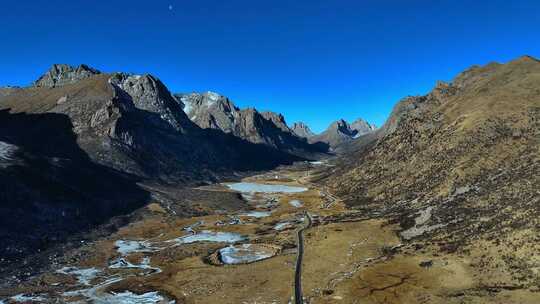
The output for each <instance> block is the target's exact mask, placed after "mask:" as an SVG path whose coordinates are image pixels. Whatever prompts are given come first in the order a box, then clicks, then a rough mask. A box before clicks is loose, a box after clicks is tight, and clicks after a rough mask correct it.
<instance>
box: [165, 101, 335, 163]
mask: <svg viewBox="0 0 540 304" xmlns="http://www.w3.org/2000/svg"><path fill="white" fill-rule="evenodd" d="M175 97H176V99H177V100H178V101H179V103H180V104H181V105H182V106H183V109H184V111H185V112H186V114H187V115H188V117H189V118H190V119H191V120H192V121H193V122H194V123H195V124H197V125H198V126H199V127H201V128H204V129H217V130H221V131H223V132H225V133H229V134H232V135H234V136H237V137H239V138H241V139H244V140H247V141H249V142H251V143H255V144H264V145H266V146H269V147H272V148H274V149H277V150H279V151H283V152H286V153H291V154H294V155H297V156H300V157H307V158H313V157H320V156H321V155H323V154H324V153H325V152H326V151H327V149H328V148H327V146H326V145H325V144H309V143H308V142H307V141H306V140H305V139H304V138H301V137H299V136H298V135H296V134H295V133H294V132H293V131H292V130H291V129H290V128H289V127H288V125H287V123H286V121H285V117H283V115H281V114H278V113H273V112H259V111H257V110H255V109H252V108H248V109H242V110H241V109H239V108H238V107H236V106H235V105H234V104H233V103H232V102H231V101H230V100H229V99H228V98H227V97H224V96H221V95H219V94H217V93H213V92H206V93H202V94H199V93H192V94H175Z"/></svg>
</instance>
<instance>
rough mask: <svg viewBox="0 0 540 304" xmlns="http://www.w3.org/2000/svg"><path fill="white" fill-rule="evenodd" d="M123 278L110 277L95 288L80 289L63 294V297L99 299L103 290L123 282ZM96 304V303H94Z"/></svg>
mask: <svg viewBox="0 0 540 304" xmlns="http://www.w3.org/2000/svg"><path fill="white" fill-rule="evenodd" d="M122 280H123V278H121V277H118V276H114V277H110V278H108V279H107V280H105V281H104V282H102V283H99V284H97V285H95V286H93V287H90V288H86V289H78V290H72V291H66V292H64V293H62V296H64V297H85V298H88V299H97V298H99V294H100V293H101V290H103V289H105V288H107V287H108V286H109V285H112V284H114V283H117V282H120V281H122ZM92 303H95V302H92Z"/></svg>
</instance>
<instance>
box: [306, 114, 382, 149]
mask: <svg viewBox="0 0 540 304" xmlns="http://www.w3.org/2000/svg"><path fill="white" fill-rule="evenodd" d="M375 129H377V127H376V126H375V125H373V124H370V123H368V122H367V121H365V120H364V119H362V118H358V119H356V120H355V121H354V122H352V123H348V122H347V121H346V120H345V119H343V118H341V119H338V120H336V121H334V122H332V123H331V124H330V126H329V127H328V128H327V129H326V130H325V131H324V132H322V133H321V134H319V135H315V136H312V137H310V142H323V143H327V144H329V145H330V147H333V148H335V147H337V146H339V145H341V144H343V143H346V142H349V141H351V140H354V139H355V138H358V137H360V136H362V135H364V134H367V133H370V132H372V131H374V130H375Z"/></svg>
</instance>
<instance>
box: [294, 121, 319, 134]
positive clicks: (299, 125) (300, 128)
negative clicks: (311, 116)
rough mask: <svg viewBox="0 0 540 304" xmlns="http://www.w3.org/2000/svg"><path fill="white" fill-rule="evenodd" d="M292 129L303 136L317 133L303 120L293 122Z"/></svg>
mask: <svg viewBox="0 0 540 304" xmlns="http://www.w3.org/2000/svg"><path fill="white" fill-rule="evenodd" d="M291 130H292V131H293V132H294V134H296V135H297V136H300V137H303V138H310V137H312V136H314V135H315V133H313V132H312V131H311V130H310V128H309V127H308V125H306V124H305V123H303V122H301V121H300V122H295V123H293V125H292V127H291Z"/></svg>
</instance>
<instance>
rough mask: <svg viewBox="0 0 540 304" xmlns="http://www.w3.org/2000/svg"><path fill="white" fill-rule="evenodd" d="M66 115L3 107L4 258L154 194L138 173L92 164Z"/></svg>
mask: <svg viewBox="0 0 540 304" xmlns="http://www.w3.org/2000/svg"><path fill="white" fill-rule="evenodd" d="M72 128H73V126H72V124H71V121H70V120H69V117H68V116H66V115H64V114H57V113H43V114H22V113H21V114H9V113H8V111H7V110H3V111H0V201H1V204H0V256H2V257H3V259H4V260H3V261H9V260H10V259H13V258H17V257H19V256H24V255H25V254H26V253H28V252H32V251H35V250H38V249H41V250H43V249H46V248H47V247H49V246H50V245H52V244H55V243H57V242H59V241H62V240H64V239H65V238H67V237H68V236H70V235H72V234H73V233H76V232H78V231H81V230H86V229H89V228H90V227H92V226H94V225H97V224H100V223H103V222H104V221H106V220H107V219H109V218H110V217H112V216H114V215H118V214H124V213H127V212H129V211H132V210H134V209H135V208H138V207H140V206H142V204H144V203H145V202H147V201H148V200H149V198H150V195H149V193H148V192H147V191H145V190H143V189H141V188H140V187H139V186H137V185H136V180H135V179H134V178H133V177H130V176H127V175H125V174H121V173H120V172H118V171H115V170H112V169H110V168H107V167H105V166H102V165H98V164H96V163H94V162H92V161H91V159H90V158H89V157H88V155H87V154H86V153H85V152H84V151H83V150H82V149H80V148H79V146H78V144H77V142H76V135H75V134H74V133H73V131H72Z"/></svg>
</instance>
